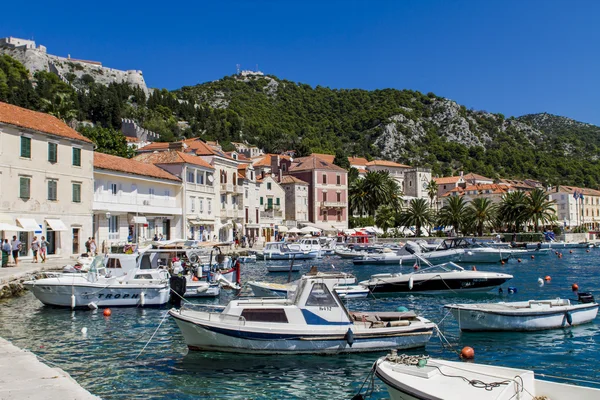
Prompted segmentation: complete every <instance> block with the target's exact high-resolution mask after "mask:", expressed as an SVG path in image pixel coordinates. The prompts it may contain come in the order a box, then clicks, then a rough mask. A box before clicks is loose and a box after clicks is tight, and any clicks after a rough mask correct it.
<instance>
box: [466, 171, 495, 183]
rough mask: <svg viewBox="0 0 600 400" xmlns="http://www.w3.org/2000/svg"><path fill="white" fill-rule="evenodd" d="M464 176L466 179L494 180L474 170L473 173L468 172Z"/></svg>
mask: <svg viewBox="0 0 600 400" xmlns="http://www.w3.org/2000/svg"><path fill="white" fill-rule="evenodd" d="M463 178H464V179H465V180H480V181H493V179H491V178H486V177H485V176H483V175H477V174H474V173H472V172H471V173H468V174H466V175H465V176H463Z"/></svg>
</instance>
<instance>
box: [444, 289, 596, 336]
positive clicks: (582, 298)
mask: <svg viewBox="0 0 600 400" xmlns="http://www.w3.org/2000/svg"><path fill="white" fill-rule="evenodd" d="M579 302H580V303H579V304H571V302H570V301H569V300H568V299H553V300H529V301H518V302H511V303H505V302H500V303H475V304H448V305H446V306H444V307H445V308H447V309H449V310H450V311H452V315H454V318H456V320H457V321H458V327H459V328H460V329H461V330H463V331H537V330H545V329H558V328H566V327H569V326H575V325H581V324H585V323H588V322H590V321H592V320H594V318H596V315H597V314H598V303H596V302H595V301H594V297H593V296H592V295H589V294H587V293H579Z"/></svg>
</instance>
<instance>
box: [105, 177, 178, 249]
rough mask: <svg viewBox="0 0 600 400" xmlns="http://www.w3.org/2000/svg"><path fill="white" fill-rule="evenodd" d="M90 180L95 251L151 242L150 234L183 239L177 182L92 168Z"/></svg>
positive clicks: (152, 236)
mask: <svg viewBox="0 0 600 400" xmlns="http://www.w3.org/2000/svg"><path fill="white" fill-rule="evenodd" d="M94 179H95V181H94V192H93V199H94V202H93V209H94V237H95V239H96V243H97V244H98V246H99V247H98V250H99V251H100V250H104V249H106V248H108V247H110V246H111V245H115V244H119V243H126V242H129V241H134V242H136V241H137V242H143V241H145V240H151V239H153V238H154V235H157V236H159V237H160V235H163V237H164V238H165V239H177V238H182V237H184V236H183V221H182V206H181V204H182V185H181V182H178V181H171V180H167V179H160V178H154V177H151V176H144V175H134V174H130V173H123V172H118V171H112V170H106V169H95V171H94ZM129 239H131V240H129Z"/></svg>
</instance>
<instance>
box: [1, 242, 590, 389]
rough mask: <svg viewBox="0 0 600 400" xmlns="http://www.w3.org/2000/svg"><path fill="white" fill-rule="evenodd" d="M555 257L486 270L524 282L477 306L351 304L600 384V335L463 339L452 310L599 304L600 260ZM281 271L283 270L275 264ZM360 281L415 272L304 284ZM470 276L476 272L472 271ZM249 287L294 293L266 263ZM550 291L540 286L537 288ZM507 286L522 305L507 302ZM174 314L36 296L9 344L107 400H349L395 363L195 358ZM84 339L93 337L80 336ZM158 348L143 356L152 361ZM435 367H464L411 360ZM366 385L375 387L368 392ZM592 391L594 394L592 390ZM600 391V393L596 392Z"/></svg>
mask: <svg viewBox="0 0 600 400" xmlns="http://www.w3.org/2000/svg"><path fill="white" fill-rule="evenodd" d="M562 252H563V255H564V256H563V258H558V257H557V256H556V255H554V253H552V254H549V255H543V256H538V257H536V258H535V259H533V260H532V259H530V258H529V257H528V258H525V259H523V260H522V262H517V260H514V259H511V260H509V262H507V263H506V265H504V266H502V265H500V264H481V265H477V269H478V270H480V271H482V270H493V271H498V272H506V273H510V274H513V275H514V279H512V280H511V281H509V282H508V283H507V284H505V285H503V289H504V293H503V294H498V292H497V291H496V290H493V291H491V292H490V293H488V294H479V295H467V296H456V295H444V296H441V295H436V296H422V295H396V296H387V297H378V298H376V299H375V298H367V299H361V300H349V301H348V302H347V304H348V307H349V308H350V309H351V310H379V311H395V310H396V309H397V308H398V307H400V306H403V307H406V308H408V309H411V310H414V311H416V312H417V313H418V314H419V315H421V316H424V317H427V318H429V319H431V320H432V321H434V322H437V323H440V325H439V326H440V329H441V331H442V332H443V334H444V336H445V337H446V338H447V339H448V341H449V342H450V343H451V345H452V347H453V348H455V349H461V348H462V347H463V346H471V347H473V348H474V349H475V354H476V356H475V360H476V362H479V363H490V364H496V365H502V366H508V367H516V368H524V369H532V370H534V371H536V372H537V373H540V374H546V375H548V376H552V377H563V378H567V379H570V380H562V381H561V380H559V379H556V378H551V380H556V381H561V382H565V383H576V382H574V381H573V380H574V379H580V380H594V381H598V380H600V327H599V325H598V321H599V320H598V318H597V319H596V320H595V321H594V322H593V323H591V324H587V325H583V326H579V327H573V328H567V329H559V330H553V331H543V332H534V333H460V331H459V330H458V326H457V324H456V321H455V320H454V318H453V317H452V315H448V314H447V312H446V311H445V310H444V309H443V305H444V304H448V303H453V302H484V301H489V302H496V301H518V300H530V299H550V298H556V297H562V298H571V299H573V298H575V297H576V296H575V295H574V294H573V293H572V292H571V285H572V284H573V283H577V284H578V285H579V288H580V291H582V292H592V293H593V294H595V295H596V298H597V299H598V297H600V268H599V264H600V263H599V261H598V257H599V256H600V249H591V250H590V252H586V250H585V249H575V250H573V253H572V254H571V253H569V250H568V249H562ZM271 263H272V264H273V265H276V264H284V262H276V261H273V262H271ZM332 264H333V265H334V266H335V271H343V272H351V273H353V274H355V275H356V276H357V277H358V278H359V279H366V278H368V277H369V276H370V275H371V274H374V273H383V272H398V271H404V272H410V271H412V268H413V267H412V265H409V266H402V267H400V266H356V267H355V266H353V265H352V262H351V261H350V260H342V259H339V258H337V257H324V258H323V259H320V260H314V261H310V262H308V261H305V262H302V263H301V266H302V267H301V270H300V273H294V274H293V278H294V279H296V278H298V277H299V276H300V275H301V274H302V273H305V272H308V270H309V268H310V266H311V265H318V266H319V269H320V270H321V271H331V270H332ZM464 267H465V268H471V265H464ZM242 268H243V270H242V282H244V281H248V280H267V281H276V282H285V281H286V280H287V273H283V274H281V273H280V274H272V273H268V272H267V270H266V264H265V263H264V262H257V263H255V264H246V265H243V266H242ZM545 276H550V277H551V281H550V282H547V283H546V284H544V285H543V286H539V284H538V278H540V277H541V278H544V277H545ZM508 286H512V287H515V288H516V289H517V291H516V293H514V294H508V290H507V288H508ZM235 295H236V294H235V293H234V292H225V294H222V295H221V298H220V299H207V300H194V302H198V303H206V304H223V305H225V304H227V302H228V300H229V299H231V298H233V297H234V296H235ZM166 312H167V308H166V307H165V308H154V309H142V308H118V309H113V310H112V315H111V316H110V317H104V316H103V315H102V310H98V311H96V312H93V311H88V310H77V311H73V312H72V311H70V310H67V309H57V308H52V307H46V306H43V305H42V304H41V303H40V302H39V301H38V300H37V299H36V298H35V297H34V296H33V295H32V294H31V293H27V294H26V295H24V296H22V297H19V298H14V299H11V300H9V301H5V302H3V303H0V321H1V323H0V336H2V337H4V338H5V339H8V340H10V341H11V342H12V343H13V344H15V345H16V346H19V347H21V348H24V349H28V350H31V351H33V352H34V353H35V354H37V355H39V356H41V357H43V360H44V361H46V362H48V363H49V364H50V365H57V366H59V367H60V368H62V369H64V370H65V371H67V372H68V373H69V374H70V375H71V376H72V377H73V378H74V379H76V380H77V381H78V382H79V384H80V385H82V386H83V387H85V388H86V389H87V390H89V391H90V392H92V393H93V394H96V395H98V396H101V397H102V398H104V399H119V398H127V399H151V398H152V399H161V398H169V399H175V398H177V399H195V398H214V399H349V398H351V397H352V396H353V395H354V394H356V393H357V392H358V390H359V389H360V387H361V386H362V385H363V382H364V380H365V378H367V376H368V375H369V371H370V369H371V367H372V365H373V362H374V361H375V360H376V359H377V358H378V357H380V356H382V355H385V353H382V352H379V353H366V354H358V355H338V356H316V355H308V356H307V355H294V356H256V355H240V354H225V353H203V352H188V350H187V348H186V346H185V343H184V341H183V337H182V336H181V334H180V332H179V330H178V329H177V326H176V324H175V322H174V321H173V320H172V319H171V318H170V317H168V316H167V314H166ZM82 328H87V332H86V333H85V334H84V333H82ZM153 334H154V336H153V338H152V340H151V341H150V343H149V344H148V345H147V347H146V348H145V350H144V351H142V349H143V348H144V346H145V345H146V344H147V343H148V341H149V340H150V338H151V337H152V335H153ZM406 353H409V354H428V355H430V356H432V357H436V358H445V359H450V360H458V357H457V355H456V353H455V352H454V351H453V349H452V348H449V347H448V345H446V346H445V347H444V346H442V344H441V340H440V338H439V337H437V336H434V337H433V338H432V339H431V341H430V342H429V343H428V345H427V347H426V348H423V349H417V350H413V351H407V352H406ZM367 386H368V383H367V384H365V387H367ZM592 386H593V385H592ZM596 387H600V386H596ZM372 398H374V399H385V398H388V394H387V391H386V388H385V386H384V385H383V384H382V383H381V382H380V381H378V380H377V379H376V378H375V380H374V390H373V394H372Z"/></svg>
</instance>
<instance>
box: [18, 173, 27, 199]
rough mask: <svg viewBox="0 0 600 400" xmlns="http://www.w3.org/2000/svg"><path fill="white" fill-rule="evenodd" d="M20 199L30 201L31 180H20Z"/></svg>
mask: <svg viewBox="0 0 600 400" xmlns="http://www.w3.org/2000/svg"><path fill="white" fill-rule="evenodd" d="M19 183H20V188H19V189H20V190H19V197H20V198H22V199H29V178H20V182H19Z"/></svg>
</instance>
